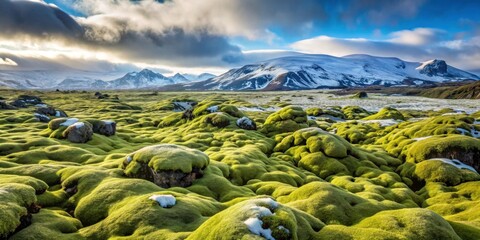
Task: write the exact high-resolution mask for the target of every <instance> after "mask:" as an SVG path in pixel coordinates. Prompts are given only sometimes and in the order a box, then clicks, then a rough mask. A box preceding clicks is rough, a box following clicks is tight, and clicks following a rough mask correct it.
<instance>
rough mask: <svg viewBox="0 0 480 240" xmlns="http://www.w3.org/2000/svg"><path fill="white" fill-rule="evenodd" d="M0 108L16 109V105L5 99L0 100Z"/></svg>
mask: <svg viewBox="0 0 480 240" xmlns="http://www.w3.org/2000/svg"><path fill="white" fill-rule="evenodd" d="M0 109H4V110H8V109H16V107H14V106H12V105H10V104H8V103H6V102H5V101H0Z"/></svg>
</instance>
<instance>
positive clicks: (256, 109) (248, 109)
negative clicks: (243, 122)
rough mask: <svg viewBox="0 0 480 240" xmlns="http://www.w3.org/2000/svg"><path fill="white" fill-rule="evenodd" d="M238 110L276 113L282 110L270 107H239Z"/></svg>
mask: <svg viewBox="0 0 480 240" xmlns="http://www.w3.org/2000/svg"><path fill="white" fill-rule="evenodd" d="M238 110H241V111H243V112H276V111H278V110H280V108H275V107H268V108H262V107H239V108H238Z"/></svg>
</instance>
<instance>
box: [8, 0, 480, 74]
mask: <svg viewBox="0 0 480 240" xmlns="http://www.w3.org/2000/svg"><path fill="white" fill-rule="evenodd" d="M479 9H480V1H477V0H455V1H451V0H449V1H447V0H402V1H390V0H324V1H322V0H170V1H168V0H165V1H160V0H136V1H133V0H28V1H27V0H0V69H2V68H1V67H3V69H4V68H9V69H19V70H20V69H25V70H26V69H28V70H32V69H33V70H35V69H56V68H66V69H81V70H87V71H105V72H108V71H130V70H135V69H141V68H151V69H154V70H157V71H159V72H162V73H167V74H173V73H175V72H182V73H201V72H211V73H215V74H220V73H222V72H225V71H226V70H228V69H230V68H234V67H240V66H242V65H245V64H249V63H254V62H258V61H263V60H266V59H270V58H276V57H282V56H290V55H295V54H302V53H308V54H328V55H334V56H345V55H349V54H369V55H374V56H385V57H398V58H400V59H403V60H406V61H414V62H422V61H427V60H430V59H443V60H446V61H447V63H448V64H450V65H453V66H455V67H458V68H461V69H464V70H469V71H472V72H474V73H477V74H478V73H480V14H478V10H479Z"/></svg>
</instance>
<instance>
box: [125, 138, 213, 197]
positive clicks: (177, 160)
mask: <svg viewBox="0 0 480 240" xmlns="http://www.w3.org/2000/svg"><path fill="white" fill-rule="evenodd" d="M209 161H210V160H209V158H208V156H207V155H206V154H205V153H203V152H201V151H198V150H195V149H191V148H188V147H184V146H179V145H173V144H159V145H153V146H148V147H144V148H142V149H140V150H138V151H135V152H133V153H131V154H129V155H127V156H126V158H125V160H124V161H123V164H122V166H121V167H122V168H123V169H124V173H125V175H127V176H128V177H134V178H142V179H146V180H148V181H151V182H153V183H155V184H156V185H158V186H160V187H163V188H169V187H188V186H190V185H192V183H193V181H195V179H198V178H201V177H202V176H203V170H204V169H205V168H206V167H207V166H208V164H209Z"/></svg>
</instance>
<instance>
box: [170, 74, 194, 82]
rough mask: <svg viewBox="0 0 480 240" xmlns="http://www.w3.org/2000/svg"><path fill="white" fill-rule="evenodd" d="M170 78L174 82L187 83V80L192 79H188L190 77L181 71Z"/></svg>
mask: <svg viewBox="0 0 480 240" xmlns="http://www.w3.org/2000/svg"><path fill="white" fill-rule="evenodd" d="M170 79H172V80H173V82H175V83H185V82H189V81H190V80H188V78H186V77H185V76H183V75H182V74H180V73H177V74H175V75H173V76H171V77H170Z"/></svg>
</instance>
